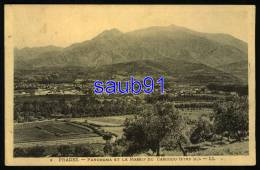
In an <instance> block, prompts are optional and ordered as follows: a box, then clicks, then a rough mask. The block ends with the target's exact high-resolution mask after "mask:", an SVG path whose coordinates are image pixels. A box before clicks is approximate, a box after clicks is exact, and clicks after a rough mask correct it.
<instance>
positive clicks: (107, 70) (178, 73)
mask: <svg viewBox="0 0 260 170" xmlns="http://www.w3.org/2000/svg"><path fill="white" fill-rule="evenodd" d="M89 73H90V74H92V75H93V78H96V79H97V78H99V79H104V80H108V79H109V78H111V79H115V80H126V81H128V80H129V77H130V76H131V75H132V76H135V77H137V78H142V79H143V78H144V77H145V76H147V75H150V76H153V78H154V79H158V78H159V76H160V75H163V76H164V77H165V79H166V81H169V82H174V83H180V84H200V85H201V84H208V83H218V84H219V83H221V84H238V83H241V81H240V79H239V78H237V77H234V76H233V75H231V74H229V73H225V72H222V71H219V70H217V69H214V68H211V67H209V66H206V65H204V64H200V63H190V62H185V61H180V60H173V59H171V58H165V59H161V60H156V61H153V60H141V61H132V62H126V63H117V64H112V65H105V66H102V67H97V68H95V69H92V70H91V71H90V72H89Z"/></svg>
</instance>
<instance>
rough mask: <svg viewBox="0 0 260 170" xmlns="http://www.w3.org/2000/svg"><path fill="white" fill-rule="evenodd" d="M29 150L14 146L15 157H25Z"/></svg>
mask: <svg viewBox="0 0 260 170" xmlns="http://www.w3.org/2000/svg"><path fill="white" fill-rule="evenodd" d="M26 155H27V152H26V150H25V149H24V148H19V147H18V148H14V157H25V156H26Z"/></svg>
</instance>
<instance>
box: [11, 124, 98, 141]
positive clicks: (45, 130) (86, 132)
mask: <svg viewBox="0 0 260 170" xmlns="http://www.w3.org/2000/svg"><path fill="white" fill-rule="evenodd" d="M14 133H15V135H14V142H15V144H16V143H29V142H36V143H37V142H41V141H57V140H68V139H78V138H91V137H99V135H97V134H96V133H94V132H93V131H92V130H91V129H88V128H80V127H78V126H75V125H73V124H70V123H68V122H61V121H45V122H37V123H29V124H18V125H16V126H15V128H14Z"/></svg>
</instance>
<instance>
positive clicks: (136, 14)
mask: <svg viewBox="0 0 260 170" xmlns="http://www.w3.org/2000/svg"><path fill="white" fill-rule="evenodd" d="M248 10H249V7H248V6H214V7H209V6H196V7H194V6H193V7H191V6H163V5H162V6H157V5H150V6H147V5H139V6H136V5H128V6H119V5H110V6H105V5H99V6H95V5H56V6H54V5H52V6H50V5H42V6H40V5H30V6H29V5H9V6H6V13H5V16H6V22H10V23H11V24H12V31H11V32H13V35H11V36H12V38H13V42H14V45H15V46H16V47H18V48H23V47H33V46H45V45H56V46H62V47H65V46H69V45H71V44H72V43H76V42H82V41H85V40H89V39H91V38H93V37H95V36H96V35H97V34H99V33H101V32H102V31H104V30H106V29H111V28H117V29H119V30H120V31H122V32H128V31H132V30H136V29H140V28H145V27H149V26H168V25H171V24H174V25H178V26H183V27H187V28H190V29H193V30H196V31H200V32H210V33H227V34H231V35H233V36H235V37H237V38H239V39H241V40H244V41H247V39H248Z"/></svg>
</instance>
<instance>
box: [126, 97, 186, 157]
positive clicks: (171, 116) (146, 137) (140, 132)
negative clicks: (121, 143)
mask: <svg viewBox="0 0 260 170" xmlns="http://www.w3.org/2000/svg"><path fill="white" fill-rule="evenodd" d="M184 124H185V123H184V119H183V117H182V116H181V115H180V114H179V112H178V111H177V110H176V109H175V107H174V105H173V104H172V103H171V102H157V103H156V104H155V105H150V104H149V105H146V107H145V109H144V111H143V112H142V113H141V114H140V115H139V116H135V117H134V118H133V119H127V121H126V122H125V126H126V127H125V129H124V136H125V138H126V140H127V141H128V142H129V146H128V150H127V152H128V154H134V153H138V152H142V151H147V150H149V149H151V150H152V151H153V152H156V155H157V156H159V155H160V148H161V146H162V145H165V144H167V143H174V144H177V145H178V146H179V147H180V149H181V150H182V151H183V154H184V155H186V152H185V151H184V148H183V146H182V143H183V141H184V139H186V138H185V137H184V134H183V129H184Z"/></svg>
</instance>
